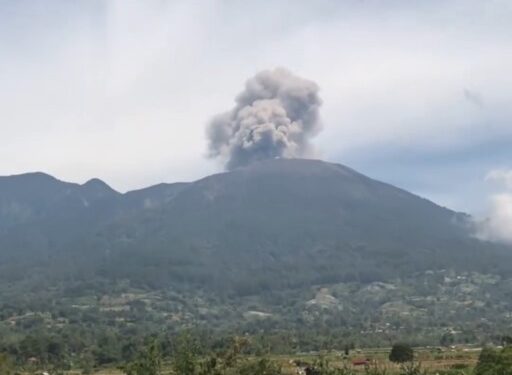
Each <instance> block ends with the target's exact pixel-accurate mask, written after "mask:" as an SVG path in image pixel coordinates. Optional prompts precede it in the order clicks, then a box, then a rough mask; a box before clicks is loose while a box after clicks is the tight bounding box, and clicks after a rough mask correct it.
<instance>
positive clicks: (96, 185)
mask: <svg viewBox="0 0 512 375" xmlns="http://www.w3.org/2000/svg"><path fill="white" fill-rule="evenodd" d="M82 188H84V189H85V190H86V191H87V192H89V193H93V194H95V195H96V196H104V195H114V194H119V193H118V192H117V191H115V190H114V189H112V188H111V187H110V186H109V185H108V184H107V183H106V182H104V181H102V180H100V179H99V178H92V179H90V180H89V181H87V182H86V183H85V184H83V185H82Z"/></svg>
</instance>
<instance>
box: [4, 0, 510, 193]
mask: <svg viewBox="0 0 512 375" xmlns="http://www.w3.org/2000/svg"><path fill="white" fill-rule="evenodd" d="M11 4H14V5H9V6H10V7H14V11H9V12H7V11H6V12H1V11H0V82H2V90H1V91H0V174H9V173H20V172H24V171H28V170H44V171H48V172H51V173H53V174H56V175H58V176H59V177H60V178H63V179H68V180H73V181H85V180H87V179H88V178H90V177H92V176H99V177H101V178H104V179H106V180H107V181H108V182H110V183H112V184H113V186H114V187H116V188H119V189H121V190H126V189H129V188H135V187H140V186H142V185H146V184H149V183H156V182H159V181H161V180H167V181H173V180H181V179H193V178H197V177H200V176H201V175H202V174H204V173H209V172H213V171H214V170H216V169H217V168H218V169H220V168H221V166H220V165H219V166H216V165H214V164H211V163H210V162H208V161H206V160H205V158H204V155H205V150H206V142H205V137H204V127H205V124H206V123H207V121H208V120H209V118H210V116H212V115H214V114H216V113H219V112H222V111H224V110H225V109H226V108H230V107H231V106H232V104H233V103H232V101H233V96H234V95H235V94H236V93H238V92H240V90H241V89H242V86H243V82H244V80H245V79H247V78H248V77H251V76H252V75H253V74H254V73H256V72H257V71H259V70H261V69H266V68H273V67H276V66H284V67H287V68H289V69H291V70H292V71H293V72H294V73H296V74H298V75H300V76H303V77H306V78H308V79H311V80H314V81H316V82H317V83H318V84H319V86H320V87H321V92H320V95H321V97H322V99H323V101H324V105H323V107H322V112H321V116H322V118H323V123H324V131H323V133H321V134H320V135H319V136H318V137H317V139H316V145H317V147H316V149H318V150H320V151H322V150H323V157H325V158H333V157H338V156H340V155H341V157H343V155H344V154H347V153H349V152H351V151H352V150H357V149H365V148H368V149H372V145H374V144H382V143H384V144H390V145H393V144H395V145H404V144H406V145H417V146H418V147H442V148H447V149H449V148H450V147H453V145H456V144H461V143H462V144H464V143H471V142H472V141H473V140H474V139H476V138H481V137H484V136H500V135H501V134H502V133H507V132H510V131H511V129H510V126H509V123H510V120H511V119H512V107H510V105H509V101H510V97H512V75H510V74H509V68H510V66H512V48H511V47H510V46H512V11H511V7H510V5H509V3H507V2H504V1H488V2H480V1H467V0H465V1H455V0H453V1H443V2H438V1H433V2H425V3H418V2H386V4H385V5H384V3H381V2H378V1H365V2H360V1H347V2H338V3H336V2H335V3H333V2H328V1H325V2H324V1H318V2H304V3H301V2H293V3H289V2H284V1H283V2H280V1H277V2H271V3H270V2H269V3H268V4H266V5H262V4H261V3H260V2H258V3H250V2H240V3H237V4H232V3H230V4H229V5H228V4H227V3H225V2H221V1H198V2H186V1H174V2H161V1H144V2H126V1H109V2H78V3H73V4H75V5H73V6H72V5H63V4H65V3H62V2H57V1H56V2H51V1H49V2H45V5H44V6H41V5H37V4H39V3H37V2H28V3H27V2H19V3H18V2H12V3H11ZM69 4H71V3H69ZM76 4H79V5H76ZM333 4H335V5H333ZM3 6H7V5H4V4H2V5H0V7H3ZM0 10H1V9H0ZM15 13H16V14H17V15H18V16H17V17H13V16H12V15H13V14H15ZM2 14H5V16H3V17H2ZM8 16H9V17H8ZM467 93H473V96H472V97H475V95H477V97H479V98H484V99H485V100H481V103H482V105H481V106H477V105H474V104H473V103H472V102H471V101H468V100H467V97H468V95H467Z"/></svg>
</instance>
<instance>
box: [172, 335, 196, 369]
mask: <svg viewBox="0 0 512 375" xmlns="http://www.w3.org/2000/svg"><path fill="white" fill-rule="evenodd" d="M198 352H199V348H198V345H197V342H196V340H195V339H194V338H193V337H192V336H191V335H190V334H189V333H187V332H185V333H182V334H181V335H180V336H179V337H178V338H177V340H176V347H175V349H174V353H173V354H174V358H173V361H172V367H173V370H174V372H175V373H176V374H180V375H195V374H196V372H197V371H198V354H199V353H198Z"/></svg>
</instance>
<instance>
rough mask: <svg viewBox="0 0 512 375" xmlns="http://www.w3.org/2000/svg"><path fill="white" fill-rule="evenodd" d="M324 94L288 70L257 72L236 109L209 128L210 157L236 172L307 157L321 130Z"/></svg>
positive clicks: (237, 98)
mask: <svg viewBox="0 0 512 375" xmlns="http://www.w3.org/2000/svg"><path fill="white" fill-rule="evenodd" d="M318 90H319V88H318V85H317V84H316V83H315V82H313V81H309V80H306V79H304V78H301V77H298V76H296V75H294V74H292V73H291V72H289V71H288V70H286V69H283V68H278V69H274V70H264V71H262V72H260V73H258V74H256V75H255V76H254V77H253V78H250V79H249V80H248V81H247V82H246V83H245V89H244V90H243V91H242V92H241V93H240V94H238V96H237V97H236V99H235V103H236V105H235V107H234V108H233V109H232V110H231V111H229V112H225V113H222V114H219V115H217V116H215V117H214V118H213V119H212V120H211V121H210V123H209V124H208V128H207V137H208V141H209V145H208V151H209V152H208V154H209V157H212V158H220V159H221V160H223V161H224V162H225V163H226V169H234V168H237V167H242V166H245V165H248V164H250V163H252V162H254V161H258V160H264V159H273V158H296V157H304V156H307V155H308V154H310V152H311V145H310V139H311V138H312V137H314V136H315V135H316V134H318V132H319V131H320V130H321V126H320V122H319V115H318V110H319V107H320V105H321V104H322V102H321V100H320V98H319V96H318Z"/></svg>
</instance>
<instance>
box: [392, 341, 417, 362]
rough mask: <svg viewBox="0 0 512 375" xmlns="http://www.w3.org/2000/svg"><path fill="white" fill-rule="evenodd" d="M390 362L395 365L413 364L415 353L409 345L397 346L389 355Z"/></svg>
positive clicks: (394, 346)
mask: <svg viewBox="0 0 512 375" xmlns="http://www.w3.org/2000/svg"><path fill="white" fill-rule="evenodd" d="M389 360H390V361H391V362H393V363H400V364H401V363H405V362H412V361H413V360H414V351H413V349H412V347H411V346H410V345H409V344H403V343H400V344H395V345H393V347H392V348H391V353H389Z"/></svg>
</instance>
